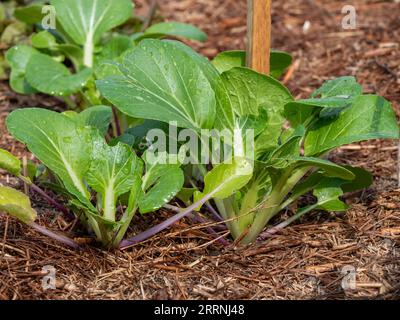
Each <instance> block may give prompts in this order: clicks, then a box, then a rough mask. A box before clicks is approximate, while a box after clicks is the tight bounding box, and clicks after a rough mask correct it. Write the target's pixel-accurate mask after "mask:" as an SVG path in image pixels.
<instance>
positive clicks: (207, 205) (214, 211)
mask: <svg viewBox="0 0 400 320" xmlns="http://www.w3.org/2000/svg"><path fill="white" fill-rule="evenodd" d="M206 207H207V209H208V210H210V212H211V213H212V216H213V218H214V220H216V221H218V222H222V221H224V219H223V218H222V217H221V216H220V214H219V213H218V212H217V210H215V209H214V207H213V206H212V205H211V204H210V203H209V202H208V201H207V202H206Z"/></svg>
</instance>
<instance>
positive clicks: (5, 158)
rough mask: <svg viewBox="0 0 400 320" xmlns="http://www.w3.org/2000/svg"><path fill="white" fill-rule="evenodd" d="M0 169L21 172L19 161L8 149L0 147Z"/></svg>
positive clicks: (13, 172) (16, 173) (14, 172)
mask: <svg viewBox="0 0 400 320" xmlns="http://www.w3.org/2000/svg"><path fill="white" fill-rule="evenodd" d="M0 169H3V170H6V171H7V172H9V173H11V174H13V175H18V174H19V173H20V172H21V161H20V160H19V159H18V158H16V157H15V156H13V155H12V154H11V153H9V152H8V151H6V150H3V149H0Z"/></svg>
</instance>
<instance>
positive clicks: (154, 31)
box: [139, 22, 207, 42]
mask: <svg viewBox="0 0 400 320" xmlns="http://www.w3.org/2000/svg"><path fill="white" fill-rule="evenodd" d="M144 35H145V36H148V35H161V36H173V37H182V38H186V39H190V40H197V41H201V42H205V41H207V35H206V34H205V33H204V32H203V31H201V30H200V29H198V28H196V27H195V26H193V25H191V24H187V23H181V22H162V23H158V24H154V25H152V26H151V27H149V28H148V29H147V30H146V31H145V32H144ZM139 39H140V38H139Z"/></svg>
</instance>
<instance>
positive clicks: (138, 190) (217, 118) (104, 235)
mask: <svg viewBox="0 0 400 320" xmlns="http://www.w3.org/2000/svg"><path fill="white" fill-rule="evenodd" d="M50 3H51V4H52V5H54V7H55V8H56V10H57V13H58V14H57V26H58V27H57V30H56V31H54V30H53V31H51V32H50V31H45V30H43V31H40V32H38V33H37V34H35V35H34V36H33V37H32V45H33V46H32V47H31V46H26V45H20V46H17V47H14V48H12V49H11V50H10V51H9V52H8V53H7V58H8V60H9V62H10V64H11V66H12V74H11V85H12V87H13V88H14V90H16V91H18V92H22V93H34V92H37V91H40V92H44V93H48V94H52V95H57V96H64V97H66V98H67V97H69V96H70V95H72V94H80V95H81V97H82V99H83V100H84V102H85V105H86V106H93V105H94V107H90V108H87V109H86V110H85V111H83V112H81V113H76V112H74V111H67V112H65V113H63V114H59V113H56V112H52V111H48V110H44V109H22V110H16V111H14V112H13V113H11V114H10V116H9V117H8V119H7V127H8V130H9V132H10V133H11V134H12V135H13V136H14V137H15V138H16V139H18V140H19V141H21V142H23V143H24V144H26V146H27V147H28V149H29V150H30V151H31V152H32V153H33V154H34V155H35V156H36V157H37V159H39V160H40V161H41V163H42V164H43V165H44V166H45V168H46V170H45V172H44V173H42V176H43V175H45V181H46V183H47V186H49V187H51V188H53V189H54V190H56V191H57V192H59V193H61V194H64V195H65V197H66V198H68V200H69V205H68V206H69V210H71V211H72V212H74V213H75V215H76V216H77V217H79V218H80V220H81V222H82V224H84V225H86V226H87V228H88V229H89V230H90V231H92V232H93V233H94V234H95V235H96V237H97V240H98V241H100V242H102V244H103V245H104V246H106V247H117V246H120V247H126V246H129V245H131V244H134V243H137V242H138V241H141V240H143V239H145V238H146V237H149V236H151V235H153V234H154V233H156V232H158V231H160V230H163V229H165V228H167V227H169V226H170V225H171V224H172V223H174V222H176V221H177V220H178V219H180V218H183V217H185V216H188V215H191V214H193V212H194V211H196V210H201V208H202V206H203V205H208V207H209V208H211V209H212V211H215V212H214V215H215V216H217V217H219V216H220V217H221V218H222V220H224V221H225V222H226V226H227V227H228V228H229V230H230V232H231V234H232V236H233V238H234V239H236V241H238V242H241V243H242V244H248V243H251V242H254V241H255V240H256V239H257V238H258V237H259V236H260V233H261V232H262V231H263V230H264V229H265V227H266V225H267V224H268V222H269V221H270V220H271V219H272V218H273V217H274V216H275V215H277V214H278V213H279V212H281V211H282V210H283V209H285V208H287V207H288V206H290V205H291V204H293V203H294V202H296V201H297V200H298V199H299V198H300V197H302V196H303V195H304V194H306V193H309V192H312V193H313V195H314V196H315V203H314V204H312V205H310V206H307V207H304V208H300V209H299V211H298V212H296V213H295V215H294V216H293V218H291V219H290V220H289V221H293V219H295V218H298V217H300V216H302V215H304V214H306V213H307V212H310V211H311V210H328V211H344V210H346V209H347V205H346V204H345V203H344V202H343V201H342V200H341V196H342V195H343V194H344V193H345V192H351V191H356V190H360V189H363V188H366V187H368V186H369V185H370V184H371V183H372V177H371V175H370V174H369V173H368V172H366V171H365V170H363V169H361V168H353V167H349V166H340V165H337V164H334V163H332V162H330V161H329V160H327V156H328V154H329V152H331V151H332V150H334V149H335V148H338V147H340V146H342V145H345V144H350V143H353V142H358V141H363V140H368V139H384V138H385V139H386V138H387V139H397V138H399V126H398V123H397V120H396V117H395V114H394V111H393V109H392V107H391V105H390V103H389V102H387V101H386V100H385V99H384V98H382V97H379V96H376V95H364V94H363V91H362V87H361V85H359V84H358V83H357V81H356V80H355V79H354V78H353V77H342V78H338V79H335V80H331V81H328V82H327V83H325V84H324V85H323V86H322V87H321V88H320V89H318V90H316V91H315V92H314V93H313V94H312V95H311V97H310V98H309V99H304V100H298V101H296V100H295V99H294V98H293V97H292V95H291V94H290V92H289V90H288V89H287V88H286V87H285V86H284V85H282V84H281V83H280V82H279V81H278V80H277V79H278V78H279V77H280V76H281V74H282V73H283V72H284V70H285V69H286V68H287V67H288V66H289V65H290V63H291V57H290V56H289V55H288V54H286V53H283V52H278V51H274V52H272V54H271V76H267V75H263V74H259V73H257V72H255V71H253V70H251V69H249V68H246V66H245V61H246V55H245V52H242V51H230V52H223V53H221V54H220V55H218V56H217V57H216V58H215V59H214V60H213V61H209V60H208V59H206V58H205V57H202V56H201V55H199V54H198V53H196V52H195V51H193V50H192V49H191V48H189V47H188V46H186V45H184V44H183V43H181V42H178V41H172V40H160V39H159V38H164V37H165V36H171V35H172V36H184V37H188V38H192V39H197V40H204V39H205V36H204V34H203V33H201V32H200V31H199V30H197V29H196V28H194V27H191V26H188V25H182V24H174V23H167V24H159V25H154V26H152V27H150V28H149V29H148V30H146V31H145V32H143V33H138V34H135V35H133V36H132V35H130V36H128V35H124V34H121V33H117V34H115V33H110V32H109V31H110V30H111V29H113V28H115V27H117V26H120V25H122V24H123V23H124V22H125V21H127V20H128V19H129V17H130V16H131V12H132V4H131V1H130V0H118V1H112V2H111V1H105V0H96V1H89V0H80V1H77V0H68V1H64V0H52V1H50ZM39 7H40V6H38V5H32V6H28V7H26V8H22V9H19V10H18V11H16V16H17V17H19V19H20V20H23V21H25V22H26V23H31V24H37V23H38V21H39V20H38V19H39V18H40V19H42V15H41V11H40V12H39V11H38V9H39ZM94 21H95V22H94ZM154 38H156V39H154ZM69 64H70V65H69ZM71 66H72V67H73V69H74V73H71V72H70V69H69V67H71ZM103 101H107V102H110V103H112V105H113V106H115V107H116V108H117V109H118V110H119V111H120V112H121V113H122V114H124V115H125V116H126V117H128V118H130V119H137V120H139V122H137V123H140V125H136V126H132V127H130V128H128V129H127V130H126V131H125V132H124V133H123V134H122V135H121V136H119V137H115V139H110V137H109V136H108V134H107V132H108V131H109V127H110V122H111V119H112V113H113V112H112V109H111V107H107V106H104V105H103V104H104V103H102V102H103ZM171 122H173V123H175V124H176V125H177V127H178V128H177V130H182V129H189V130H191V131H192V133H193V137H194V139H195V140H201V139H202V137H201V134H202V131H203V130H204V129H208V130H215V131H219V132H222V131H226V130H228V131H229V132H230V133H231V136H234V137H235V140H234V141H233V142H228V141H223V142H224V143H226V144H228V143H231V144H232V145H231V147H232V148H233V149H235V153H234V155H233V156H232V157H231V158H230V159H228V160H229V161H226V162H224V163H222V164H221V163H218V162H217V161H215V158H214V157H213V154H212V151H209V149H208V147H209V141H206V142H205V144H204V141H202V142H201V143H200V144H199V145H200V148H205V147H206V146H207V149H206V150H208V152H210V156H209V157H208V158H209V159H210V160H209V162H208V163H202V164H200V163H201V160H200V159H196V160H198V161H194V162H190V161H189V164H187V162H186V161H185V160H186V159H182V158H181V156H182V155H183V154H186V151H187V149H188V146H187V144H185V143H181V144H180V145H179V147H180V149H179V150H177V151H175V152H177V154H174V152H171V151H170V152H171V154H166V153H165V152H159V153H157V152H156V153H155V155H156V156H155V157H154V146H155V145H156V141H153V140H151V139H150V138H149V137H148V135H147V134H148V132H149V131H150V130H151V129H155V128H157V129H159V130H163V131H165V134H166V136H169V135H170V134H171V132H169V131H168V128H169V127H168V125H166V124H168V123H171ZM249 130H251V131H252V133H253V135H254V141H249V136H248V132H249ZM143 139H144V140H145V142H146V145H147V147H152V148H150V150H145V151H143V149H141V148H139V145H138V142H140V141H142V140H143ZM158 145H159V144H158ZM249 148H250V149H252V150H253V151H254V152H253V155H251V156H249V154H248V153H247V152H245V150H248V149H249ZM202 153H203V152H198V153H197V155H195V157H196V156H198V155H199V154H202ZM138 155H140V157H139V156H138ZM190 156H191V157H193V155H190ZM184 157H185V156H184ZM165 159H181V161H180V162H179V164H174V163H173V162H168V161H167V162H166V163H165V161H164V160H165ZM181 163H184V164H185V165H181ZM0 168H2V169H5V170H7V171H8V172H10V173H11V174H14V175H16V176H17V177H19V178H20V179H22V180H23V181H24V182H25V183H27V184H28V185H31V186H32V187H35V188H37V187H36V186H35V185H34V184H33V183H32V181H31V180H32V179H33V176H32V177H25V176H23V175H21V164H20V162H19V161H18V159H16V158H15V157H13V156H12V155H10V154H9V153H7V152H5V151H0ZM185 183H186V184H185ZM183 186H184V187H185V188H182V187H183ZM176 196H177V197H178V198H179V199H181V200H183V201H184V202H185V203H187V204H188V205H189V207H188V208H187V209H185V210H182V211H181V212H179V213H178V214H177V215H176V216H174V217H172V218H171V219H169V220H167V221H165V222H163V223H162V224H161V225H159V226H155V227H153V228H151V229H149V230H148V231H146V232H145V233H144V234H140V235H138V236H136V237H134V238H133V239H128V240H126V241H123V242H122V244H121V241H122V239H123V237H124V235H125V234H126V231H127V230H128V228H129V225H130V223H131V220H132V218H133V216H134V215H135V213H136V212H137V211H139V212H140V213H141V214H146V213H149V212H154V211H156V210H158V209H159V208H161V207H162V206H164V205H165V204H167V203H168V202H169V201H170V200H172V199H173V198H174V197H176ZM211 200H212V201H213V204H214V205H215V206H214V207H213V206H212V205H210V203H209V201H211ZM215 208H216V209H215ZM0 210H2V211H6V212H8V213H10V214H11V215H13V216H15V217H17V218H19V219H20V220H21V221H23V222H25V223H28V224H30V225H32V226H35V225H34V220H35V219H36V212H34V211H33V210H32V208H31V207H30V203H29V199H27V198H26V196H24V195H22V194H20V193H18V192H17V191H15V190H12V189H10V188H7V187H1V188H0ZM194 216H195V215H194ZM36 228H37V227H36Z"/></svg>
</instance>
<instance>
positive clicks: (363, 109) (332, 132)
mask: <svg viewBox="0 0 400 320" xmlns="http://www.w3.org/2000/svg"><path fill="white" fill-rule="evenodd" d="M397 138H399V126H398V123H397V120H396V116H395V113H394V111H393V109H392V107H391V105H390V103H389V102H388V101H386V100H385V99H384V98H382V97H379V96H374V95H367V96H360V97H358V98H357V99H356V101H355V102H354V104H353V105H352V106H351V107H349V108H347V109H345V110H344V111H343V112H342V113H341V114H340V115H338V116H335V117H325V118H321V119H319V120H318V121H317V122H316V123H315V124H314V125H313V127H312V128H310V132H309V134H308V135H307V137H306V141H305V152H306V155H319V154H323V153H325V152H327V151H329V150H332V149H334V148H337V147H340V146H342V145H346V144H351V143H353V142H359V141H363V140H370V139H397Z"/></svg>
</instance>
